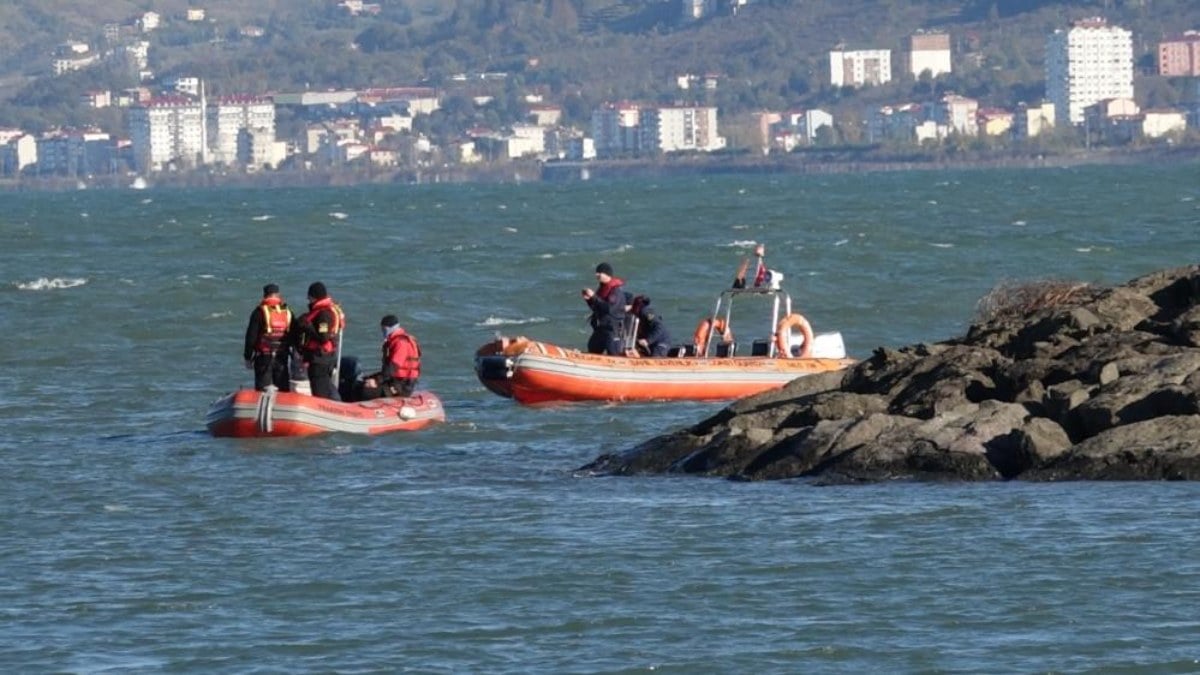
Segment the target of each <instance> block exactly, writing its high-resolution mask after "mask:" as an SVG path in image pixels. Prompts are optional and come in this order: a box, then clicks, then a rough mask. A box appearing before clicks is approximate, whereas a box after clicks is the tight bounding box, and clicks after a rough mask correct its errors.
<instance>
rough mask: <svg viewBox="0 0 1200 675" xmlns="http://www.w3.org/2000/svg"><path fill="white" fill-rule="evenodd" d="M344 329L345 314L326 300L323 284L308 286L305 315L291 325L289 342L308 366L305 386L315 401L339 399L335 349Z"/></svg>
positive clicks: (316, 282)
mask: <svg viewBox="0 0 1200 675" xmlns="http://www.w3.org/2000/svg"><path fill="white" fill-rule="evenodd" d="M345 325H346V319H345V314H343V312H342V308H341V307H340V306H338V304H337V303H336V302H334V301H333V298H331V297H329V292H328V291H327V290H326V289H325V284H323V283H321V282H319V281H314V282H313V283H312V284H310V285H309V287H308V313H307V314H305V315H304V316H300V317H296V320H295V321H293V322H292V331H291V337H290V341H291V344H293V345H295V346H296V348H297V349H299V350H300V355H301V356H302V357H304V362H305V363H306V364H307V365H308V384H309V386H310V387H312V395H313V396H316V397H317V398H329V399H334V400H336V399H337V397H338V395H337V386H336V385H335V384H334V382H333V370H334V369H335V368H337V366H338V363H337V360H338V345H339V343H340V342H341V339H342V328H344V327H345Z"/></svg>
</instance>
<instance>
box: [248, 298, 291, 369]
mask: <svg viewBox="0 0 1200 675" xmlns="http://www.w3.org/2000/svg"><path fill="white" fill-rule="evenodd" d="M291 324H292V310H290V309H288V306H287V303H285V302H284V301H283V298H281V297H280V296H279V286H276V285H275V284H267V285H266V286H263V298H262V302H260V303H259V304H258V306H257V307H255V308H254V311H252V312H250V321H249V323H247V325H246V342H245V346H244V347H243V348H242V359H243V360H245V362H246V368H253V369H254V388H255V389H257V390H259V391H262V390H264V389H266V388H267V387H268V386H269V385H271V384H274V385H275V386H276V387H277V388H278V389H279V390H280V391H287V390H288V384H289V380H290V378H289V376H288V343H287V335H288V329H289V327H290V326H291Z"/></svg>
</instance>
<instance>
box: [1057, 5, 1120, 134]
mask: <svg viewBox="0 0 1200 675" xmlns="http://www.w3.org/2000/svg"><path fill="white" fill-rule="evenodd" d="M1046 94H1047V98H1049V99H1050V102H1051V103H1053V104H1054V106H1055V109H1056V111H1057V114H1056V117H1057V119H1058V120H1059V123H1069V124H1076V125H1078V124H1082V123H1083V121H1084V109H1086V108H1087V107H1088V106H1090V105H1093V104H1095V103H1096V102H1097V101H1102V100H1104V99H1111V98H1133V39H1132V35H1131V33H1130V32H1129V31H1127V30H1125V29H1123V28H1119V27H1117V26H1110V25H1108V22H1107V21H1105V20H1104V19H1102V18H1098V17H1094V18H1090V19H1084V20H1082V21H1077V22H1075V24H1074V25H1073V26H1072V27H1071V28H1070V29H1068V30H1062V29H1058V30H1056V31H1054V32H1053V33H1052V34H1051V35H1050V37H1049V38H1048V39H1047V40H1046Z"/></svg>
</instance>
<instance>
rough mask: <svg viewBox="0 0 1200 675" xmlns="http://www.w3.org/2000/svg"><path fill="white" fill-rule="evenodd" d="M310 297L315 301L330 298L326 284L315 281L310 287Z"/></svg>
mask: <svg viewBox="0 0 1200 675" xmlns="http://www.w3.org/2000/svg"><path fill="white" fill-rule="evenodd" d="M308 297H310V298H312V299H313V300H324V299H325V298H327V297H329V291H327V290H325V284H323V283H321V282H319V281H314V282H312V283H311V284H309V286H308Z"/></svg>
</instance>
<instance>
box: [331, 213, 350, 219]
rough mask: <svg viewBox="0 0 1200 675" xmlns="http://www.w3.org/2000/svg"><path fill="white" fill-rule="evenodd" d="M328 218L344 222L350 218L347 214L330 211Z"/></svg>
mask: <svg viewBox="0 0 1200 675" xmlns="http://www.w3.org/2000/svg"><path fill="white" fill-rule="evenodd" d="M329 217H330V218H336V219H337V220H345V219H346V218H349V217H350V216H349V214H346V213H343V212H341V211H332V212H330V214H329Z"/></svg>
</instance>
